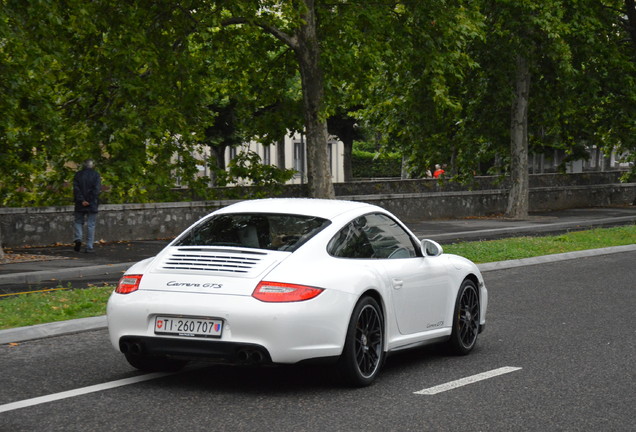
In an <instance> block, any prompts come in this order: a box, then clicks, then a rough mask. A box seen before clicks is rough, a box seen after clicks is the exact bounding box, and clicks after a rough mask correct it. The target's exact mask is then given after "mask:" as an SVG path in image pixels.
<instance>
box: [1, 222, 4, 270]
mask: <svg viewBox="0 0 636 432" xmlns="http://www.w3.org/2000/svg"><path fill="white" fill-rule="evenodd" d="M2 261H4V249H3V248H2V228H1V227H0V262H2Z"/></svg>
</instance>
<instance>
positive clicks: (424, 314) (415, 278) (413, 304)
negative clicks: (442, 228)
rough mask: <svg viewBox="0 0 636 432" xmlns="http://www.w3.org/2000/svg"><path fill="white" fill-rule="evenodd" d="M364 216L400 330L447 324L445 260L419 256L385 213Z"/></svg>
mask: <svg viewBox="0 0 636 432" xmlns="http://www.w3.org/2000/svg"><path fill="white" fill-rule="evenodd" d="M365 218H366V224H367V228H366V231H367V236H368V238H369V243H370V245H371V247H372V248H373V250H374V257H375V258H377V259H378V261H377V263H378V267H380V271H381V273H383V274H384V275H385V278H386V280H387V282H388V284H389V286H390V287H391V295H392V297H393V307H394V312H395V315H396V319H397V324H398V329H399V331H400V333H401V334H405V335H406V334H413V333H420V332H423V331H427V330H433V329H438V328H441V327H444V326H445V325H450V324H448V323H445V322H444V315H445V311H447V310H448V301H449V295H450V281H449V278H448V272H447V271H446V262H447V260H446V259H445V258H443V257H432V256H426V257H424V256H422V253H421V251H420V245H419V243H415V242H414V241H413V239H412V237H411V236H410V235H409V233H408V232H406V231H405V230H404V229H403V228H402V226H400V225H399V224H398V223H397V222H396V221H394V220H393V219H391V218H390V217H388V216H387V215H384V214H372V215H367V216H366V217H365Z"/></svg>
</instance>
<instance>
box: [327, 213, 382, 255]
mask: <svg viewBox="0 0 636 432" xmlns="http://www.w3.org/2000/svg"><path fill="white" fill-rule="evenodd" d="M365 223H366V221H365V220H364V217H360V218H357V219H354V220H353V221H351V222H350V223H349V224H348V225H347V226H345V227H344V228H343V229H341V230H340V232H338V234H336V235H335V236H334V237H333V238H332V239H331V241H330V242H329V244H328V245H327V252H328V253H329V254H330V255H333V256H335V257H339V258H373V254H374V251H373V248H372V247H371V243H369V239H368V238H367V234H366V232H365V231H364V225H365Z"/></svg>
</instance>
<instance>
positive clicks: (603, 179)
mask: <svg viewBox="0 0 636 432" xmlns="http://www.w3.org/2000/svg"><path fill="white" fill-rule="evenodd" d="M619 176H620V173H618V172H610V173H591V174H587V173H584V174H563V175H560V174H542V175H532V176H530V187H531V189H530V210H531V211H545V210H558V209H567V208H577V207H596V206H610V205H623V204H630V203H632V202H633V201H634V198H636V183H623V184H621V183H619V182H618V178H619ZM335 187H336V194H337V195H338V198H341V199H349V200H356V201H365V202H369V203H372V204H376V205H379V206H382V207H384V208H386V209H387V210H389V211H391V212H393V213H394V214H395V215H396V216H398V217H400V218H402V219H404V220H406V221H418V220H422V219H443V218H460V217H469V216H488V215H493V214H501V213H503V212H505V209H506V204H507V191H506V189H505V184H504V185H503V186H502V185H501V184H499V183H498V179H497V178H494V177H481V178H477V179H475V182H474V183H473V184H472V185H470V187H466V186H463V185H460V184H455V183H450V182H438V181H437V180H431V179H419V180H387V181H374V182H353V183H346V184H341V183H338V184H336V185H335ZM298 190H299V189H298V187H297V186H296V187H294V188H293V189H290V190H289V193H288V194H287V195H296V196H298ZM233 202H235V201H231V200H220V201H193V202H175V203H154V204H104V205H102V206H100V212H99V216H98V218H97V229H96V237H97V239H100V240H104V241H126V240H148V239H168V238H172V237H174V236H176V235H177V234H179V233H180V232H181V231H183V230H184V229H185V228H186V227H188V226H189V225H191V224H192V223H194V222H196V221H197V220H198V219H199V218H201V217H202V216H204V215H206V214H208V213H210V212H212V211H214V210H215V209H218V208H221V207H224V206H227V205H229V204H231V203H233ZM72 224H73V207H72V206H61V207H29V208H0V225H1V229H2V237H3V245H4V246H5V247H16V246H22V245H32V246H38V245H40V246H43V245H50V244H55V243H71V242H72V240H73V238H72Z"/></svg>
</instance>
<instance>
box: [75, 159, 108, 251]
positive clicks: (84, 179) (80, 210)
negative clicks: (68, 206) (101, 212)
mask: <svg viewBox="0 0 636 432" xmlns="http://www.w3.org/2000/svg"><path fill="white" fill-rule="evenodd" d="M101 183H102V181H101V178H100V176H99V173H98V172H97V171H95V162H94V161H93V160H92V159H86V160H85V161H84V164H83V168H82V170H81V171H79V172H77V173H76V174H75V177H74V178H73V196H74V198H75V229H74V235H75V246H74V247H73V249H75V251H76V252H79V251H80V249H81V248H82V240H83V238H84V223H85V222H86V224H87V236H86V237H87V238H86V249H85V252H87V253H92V252H94V250H93V244H94V243H95V222H96V221H97V207H98V206H99V201H98V198H99V192H100V190H101Z"/></svg>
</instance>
